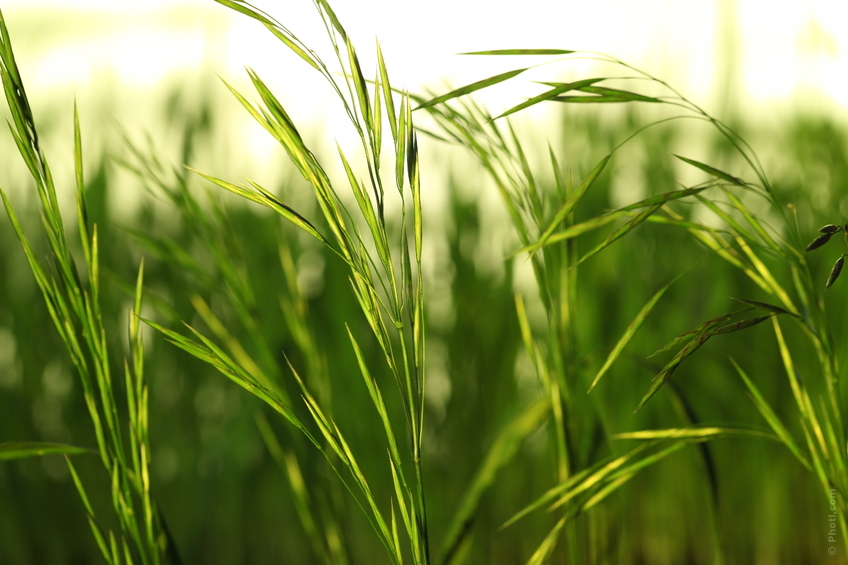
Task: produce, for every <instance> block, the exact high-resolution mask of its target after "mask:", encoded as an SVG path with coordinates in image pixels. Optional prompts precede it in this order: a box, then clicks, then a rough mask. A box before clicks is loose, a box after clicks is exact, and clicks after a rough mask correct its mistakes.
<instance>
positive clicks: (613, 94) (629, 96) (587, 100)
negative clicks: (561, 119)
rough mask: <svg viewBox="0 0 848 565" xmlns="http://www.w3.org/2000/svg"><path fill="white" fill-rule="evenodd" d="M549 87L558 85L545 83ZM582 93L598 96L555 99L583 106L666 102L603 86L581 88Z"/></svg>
mask: <svg viewBox="0 0 848 565" xmlns="http://www.w3.org/2000/svg"><path fill="white" fill-rule="evenodd" d="M545 84H548V85H549V86H556V84H557V83H545ZM576 90H579V91H580V92H589V93H591V94H597V96H561V95H560V96H557V97H556V98H554V100H555V101H556V102H577V103H583V104H599V103H601V104H602V103H610V102H612V103H617V102H653V103H659V104H662V103H663V102H664V101H663V100H660V99H659V98H654V97H652V96H645V95H642V94H637V93H635V92H629V91H627V90H619V89H615V88H605V87H602V86H591V85H588V86H581V87H580V88H577V89H576Z"/></svg>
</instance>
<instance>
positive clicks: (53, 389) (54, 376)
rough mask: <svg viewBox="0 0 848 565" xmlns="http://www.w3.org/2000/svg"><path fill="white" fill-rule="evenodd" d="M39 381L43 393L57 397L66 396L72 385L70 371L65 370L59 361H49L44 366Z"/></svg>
mask: <svg viewBox="0 0 848 565" xmlns="http://www.w3.org/2000/svg"><path fill="white" fill-rule="evenodd" d="M41 382H42V386H43V387H44V394H46V395H47V396H51V397H55V398H59V399H63V398H64V397H66V396H67V395H68V393H69V392H71V389H72V388H73V386H74V381H73V378H72V377H71V373H70V372H69V371H67V370H65V366H64V365H63V364H62V363H61V362H59V361H51V362H50V363H49V364H48V365H47V366H46V367H45V368H44V373H43V374H42V377H41Z"/></svg>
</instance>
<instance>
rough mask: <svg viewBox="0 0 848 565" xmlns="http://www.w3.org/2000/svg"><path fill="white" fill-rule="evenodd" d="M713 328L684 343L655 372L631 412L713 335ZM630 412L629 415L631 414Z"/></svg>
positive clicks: (640, 405)
mask: <svg viewBox="0 0 848 565" xmlns="http://www.w3.org/2000/svg"><path fill="white" fill-rule="evenodd" d="M715 333H716V331H715V330H709V331H704V332H702V333H701V334H700V335H698V336H697V337H695V338H693V339H692V340H690V341H689V343H687V344H686V346H685V347H683V349H681V350H680V351H679V352H678V353H677V355H675V356H674V358H673V359H672V360H671V361H669V362H668V363H667V364H666V366H665V367H663V370H662V371H660V372H659V374H657V376H655V377H654V378H653V380H652V381H651V386H650V388H648V392H647V393H645V396H643V397H642V400H641V401H639V405H638V406H636V409H635V410H634V411H633V414H636V412H638V411H639V410H641V409H642V407H643V406H644V405H645V403H646V402H648V400H650V399H651V397H652V396H654V395H655V394H656V393H657V391H658V390H659V389H660V387H662V386H663V385H664V384H665V383H666V381H668V379H669V377H671V375H672V373H674V371H675V370H676V369H677V367H679V366H680V364H681V363H682V362H683V360H684V359H686V358H687V357H689V356H690V355H692V354H693V353H694V352H695V351H696V350H697V349H698V348H699V347H701V346H702V345H704V343H706V341H707V340H708V339H710V338H711V337H712V336H713V335H715ZM633 414H631V416H632V415H633Z"/></svg>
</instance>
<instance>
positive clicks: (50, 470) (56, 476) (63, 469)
mask: <svg viewBox="0 0 848 565" xmlns="http://www.w3.org/2000/svg"><path fill="white" fill-rule="evenodd" d="M41 466H42V468H43V469H44V472H45V473H46V474H47V476H48V477H50V478H51V479H52V480H54V481H56V482H57V483H64V482H65V481H67V480H68V477H69V476H70V473H69V472H68V464H67V463H66V462H65V459H64V458H63V457H56V456H55V455H53V456H47V457H42V458H41Z"/></svg>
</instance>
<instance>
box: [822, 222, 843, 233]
mask: <svg viewBox="0 0 848 565" xmlns="http://www.w3.org/2000/svg"><path fill="white" fill-rule="evenodd" d="M819 231H820V232H821V233H839V232H840V231H842V228H841V227H840V226H837V225H836V224H827V225H826V226H822V227H820V228H819Z"/></svg>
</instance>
